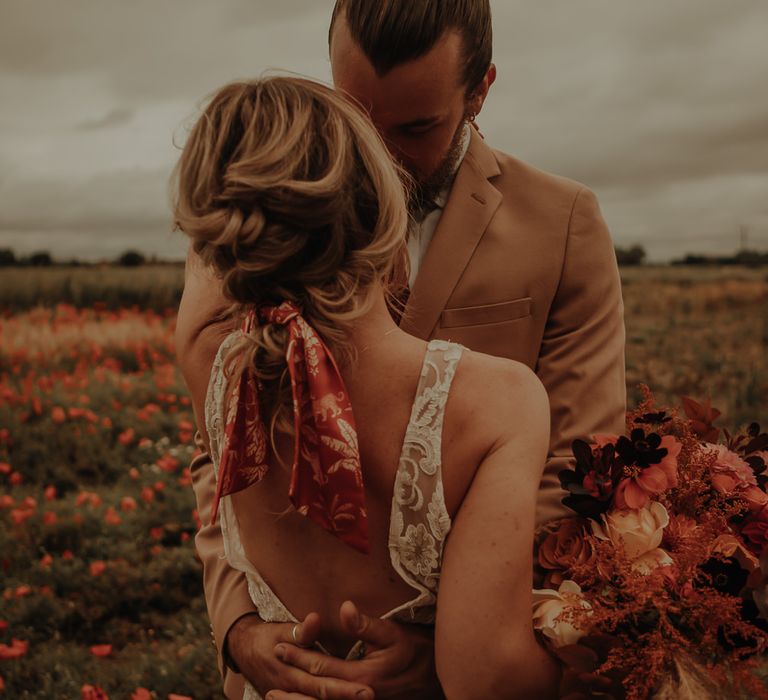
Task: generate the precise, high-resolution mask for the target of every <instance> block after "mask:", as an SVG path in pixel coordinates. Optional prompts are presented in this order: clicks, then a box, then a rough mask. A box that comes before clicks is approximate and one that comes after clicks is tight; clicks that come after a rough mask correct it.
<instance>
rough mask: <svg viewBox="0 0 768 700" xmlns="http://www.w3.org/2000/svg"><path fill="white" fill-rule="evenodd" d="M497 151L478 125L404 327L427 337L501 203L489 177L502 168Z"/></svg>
mask: <svg viewBox="0 0 768 700" xmlns="http://www.w3.org/2000/svg"><path fill="white" fill-rule="evenodd" d="M499 172H500V171H499V166H498V163H496V158H495V157H494V155H493V151H491V149H490V148H489V147H488V146H487V145H486V144H485V143H484V142H483V139H482V137H480V136H479V134H477V133H476V131H475V129H472V134H471V141H470V144H469V149H468V150H467V154H466V156H464V160H463V161H462V163H461V167H460V168H459V171H458V172H457V173H456V179H455V181H454V183H453V187H452V188H451V191H450V194H449V196H448V202H447V203H446V205H445V209H444V210H443V214H442V216H441V217H440V221H439V222H438V224H437V228H436V229H435V233H434V235H433V237H432V241H431V242H430V244H429V247H428V248H427V252H426V253H425V254H424V259H423V260H422V261H421V265H420V267H419V271H418V274H417V275H416V280H415V282H414V284H413V288H412V289H411V294H410V296H409V298H408V303H407V304H406V306H405V311H404V312H403V319H402V321H401V323H400V327H401V328H402V329H403V330H404V331H406V332H407V333H410V334H411V335H414V336H417V337H419V338H423V339H424V340H427V339H429V338H430V337H431V335H432V331H433V329H434V327H435V325H436V324H437V322H438V319H439V318H440V314H441V313H442V311H443V309H444V308H445V305H446V303H447V301H448V299H449V298H450V296H451V293H452V292H453V290H454V288H455V287H456V285H457V283H458V281H459V278H460V277H461V274H462V273H463V272H464V269H465V268H466V266H467V264H468V263H469V259H470V258H471V257H472V253H473V252H474V251H475V248H476V247H477V244H478V243H479V242H480V239H481V238H482V236H483V233H484V232H485V229H486V228H487V227H488V224H489V222H490V220H491V218H492V217H493V215H494V213H495V212H496V209H498V207H499V204H500V203H501V198H502V196H501V193H500V192H499V191H498V190H497V189H496V188H495V187H494V186H493V185H492V184H491V183H490V182H489V181H488V180H489V178H492V177H494V176H496V175H498V174H499Z"/></svg>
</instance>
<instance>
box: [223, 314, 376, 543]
mask: <svg viewBox="0 0 768 700" xmlns="http://www.w3.org/2000/svg"><path fill="white" fill-rule="evenodd" d="M257 314H258V318H259V319H260V320H261V321H263V322H266V323H279V324H283V325H285V326H286V327H287V328H288V333H289V340H288V346H287V349H286V362H287V364H288V371H289V374H290V377H291V388H292V393H293V416H294V429H295V442H294V458H293V466H292V468H291V483H290V488H289V491H288V497H289V498H290V500H291V503H293V505H294V507H295V508H296V510H297V511H298V512H299V513H301V514H302V515H306V516H307V517H308V518H310V519H311V520H313V521H314V522H316V523H317V524H318V525H320V526H321V527H322V528H324V529H325V530H328V532H331V533H332V534H334V535H336V536H337V537H339V538H340V539H341V540H343V541H344V542H346V543H347V544H348V545H350V546H351V547H354V548H355V549H357V550H358V551H360V552H363V553H366V554H367V553H368V551H369V545H368V516H367V511H366V508H365V491H364V489H363V473H362V469H361V467H360V452H359V449H358V445H357V429H356V427H355V417H354V414H353V413H352V405H351V403H350V401H349V395H348V393H347V389H346V387H345V386H344V380H343V379H342V377H341V374H340V373H339V369H338V367H337V366H336V362H335V360H334V359H333V355H332V354H331V352H330V350H329V349H328V347H327V346H326V345H325V343H324V342H323V340H322V338H320V336H319V335H318V334H317V332H316V331H315V330H314V329H313V328H312V327H311V326H310V325H309V324H308V323H307V322H306V321H305V320H304V318H303V317H302V316H301V312H300V311H299V308H298V307H297V306H296V305H295V304H294V303H292V302H289V301H286V302H283V303H282V304H280V306H262V307H259V309H258V312H256V311H251V312H250V313H249V314H248V316H247V317H246V319H245V322H244V324H243V332H244V333H248V332H249V331H250V330H251V329H252V328H253V326H254V324H255V323H256V320H257ZM268 455H269V441H268V437H267V430H266V427H265V425H264V422H263V420H262V418H261V413H260V410H259V400H258V387H257V379H256V375H255V373H254V371H253V369H252V368H246V369H245V371H244V372H243V374H242V376H241V378H240V380H239V382H238V383H237V385H236V386H235V390H234V391H233V392H232V394H231V396H230V397H229V400H228V403H227V415H226V424H225V429H224V440H223V444H222V451H221V460H220V462H219V478H218V483H217V485H216V495H215V496H214V500H213V508H212V510H211V522H212V523H213V522H215V520H216V513H217V511H218V504H219V499H220V498H221V497H222V496H226V495H228V494H232V493H236V492H238V491H241V490H242V489H244V488H247V487H248V486H251V485H252V484H254V483H256V482H258V481H260V480H261V479H262V478H263V477H264V475H265V474H266V473H267V470H268V468H269V465H268V463H267V459H268Z"/></svg>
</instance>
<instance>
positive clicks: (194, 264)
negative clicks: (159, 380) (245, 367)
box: [176, 247, 231, 360]
mask: <svg viewBox="0 0 768 700" xmlns="http://www.w3.org/2000/svg"><path fill="white" fill-rule="evenodd" d="M229 307H230V302H229V301H228V300H227V298H226V297H225V296H224V293H223V291H222V289H221V282H220V280H219V279H218V278H217V277H216V275H215V274H214V272H213V271H212V270H211V269H209V268H207V267H205V265H203V263H202V261H201V260H200V258H199V257H198V256H197V255H196V254H195V253H194V252H193V251H192V248H191V247H190V250H189V253H188V254H187V262H186V267H185V270H184V293H183V294H182V297H181V303H180V304H179V313H178V316H177V319H176V350H177V353H178V355H179V359H180V360H183V359H184V358H185V357H187V356H188V355H189V354H190V353H193V354H194V353H196V352H199V350H200V348H201V346H205V351H204V354H206V355H208V354H210V349H211V348H210V347H208V346H211V347H213V348H214V350H213V351H214V354H215V351H216V349H218V346H219V345H220V344H221V341H222V340H223V339H224V337H226V335H227V333H228V332H229V331H230V330H231V320H230V318H229V316H228V311H229Z"/></svg>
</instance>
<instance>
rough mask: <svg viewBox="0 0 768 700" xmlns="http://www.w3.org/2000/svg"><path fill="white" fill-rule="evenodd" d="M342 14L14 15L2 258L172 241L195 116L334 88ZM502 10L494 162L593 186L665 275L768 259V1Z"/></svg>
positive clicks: (189, 0)
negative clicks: (226, 91) (169, 234)
mask: <svg viewBox="0 0 768 700" xmlns="http://www.w3.org/2000/svg"><path fill="white" fill-rule="evenodd" d="M332 6H333V0H281V1H280V2H272V1H270V0H222V1H221V2H216V3H212V2H207V1H206V0H164V2H162V3H156V2H153V1H152V0H134V1H133V2H131V3H126V2H123V1H122V0H102V1H101V2H93V1H92V0H68V2H67V3H66V4H63V3H61V2H59V1H58V0H38V1H37V2H35V3H34V4H30V3H28V2H26V0H6V1H5V2H4V3H3V21H2V24H0V90H2V89H3V86H5V89H6V90H7V92H8V94H7V96H6V97H7V98H10V99H2V97H0V127H1V128H0V213H1V214H2V224H3V225H2V228H1V229H0V235H2V236H3V239H4V241H5V239H6V237H7V236H12V237H13V240H14V241H17V244H18V245H19V246H21V245H23V244H24V241H25V240H27V241H28V240H32V239H34V240H36V241H42V240H44V239H45V240H49V241H52V242H54V243H55V244H56V246H60V247H62V249H69V248H70V247H75V248H77V249H78V250H80V249H83V250H87V245H85V244H83V241H85V240H87V236H88V235H91V236H92V237H93V240H94V242H96V241H98V246H109V245H110V241H112V242H113V243H114V245H115V247H116V248H117V249H119V248H120V246H122V245H123V243H122V241H123V238H120V236H124V238H125V240H128V239H130V238H131V237H135V240H136V241H137V243H136V244H137V245H139V242H141V245H144V244H146V245H154V243H153V241H155V240H156V239H158V237H159V239H161V240H166V238H165V232H166V231H167V229H168V221H169V220H170V214H169V213H168V209H167V203H166V198H165V190H166V185H165V179H166V177H167V172H168V171H169V170H170V167H171V165H172V163H171V160H172V159H173V158H175V157H176V156H177V153H175V152H173V151H172V149H168V151H167V155H166V151H165V150H163V140H162V136H163V135H165V134H168V135H170V133H171V132H173V130H174V127H176V126H177V123H176V122H175V120H181V119H182V118H183V113H184V112H185V109H184V106H185V105H188V106H189V109H188V110H186V113H187V114H189V115H194V114H195V105H196V104H199V102H200V99H201V98H202V97H203V96H204V95H205V94H206V93H209V92H210V91H211V90H213V89H215V88H216V87H218V86H219V85H221V84H223V83H224V82H227V81H229V80H231V79H234V78H239V77H250V76H253V75H256V74H259V73H261V72H262V71H263V70H265V69H267V68H270V67H272V66H276V67H283V68H287V69H290V70H293V71H296V72H300V73H306V74H309V75H313V76H315V77H317V78H320V79H327V77H328V60H327V47H326V31H327V25H328V20H329V18H330V12H331V8H332ZM492 6H493V8H494V28H495V46H494V54H495V61H496V63H497V66H498V68H499V78H498V80H497V82H496V84H495V85H494V86H493V89H492V91H491V94H490V96H489V99H488V102H487V104H486V107H485V108H484V110H483V113H482V114H481V115H480V118H479V123H480V126H481V128H482V130H483V131H484V132H485V134H486V136H487V138H488V141H489V142H490V143H491V144H492V145H493V146H495V147H497V148H499V149H501V150H504V151H506V152H508V153H511V154H513V155H515V156H517V157H520V158H522V159H524V160H527V161H529V162H531V163H533V164H534V165H537V166H539V167H542V168H544V169H547V170H551V171H553V172H557V173H559V174H562V175H566V176H569V177H573V178H575V179H578V180H581V181H583V182H585V183H586V184H588V185H589V186H591V187H592V188H593V189H594V190H595V191H596V192H597V193H598V195H599V198H600V201H601V204H602V206H603V209H604V211H605V215H606V218H607V220H608V223H609V224H610V226H611V229H612V231H613V233H614V236H615V237H616V240H617V242H618V243H620V244H629V243H635V242H637V243H643V244H647V247H648V248H649V250H650V252H651V253H652V255H653V256H654V257H656V258H664V257H667V256H669V255H678V254H681V253H683V252H687V251H689V250H695V249H697V247H698V248H700V249H704V248H707V247H709V249H711V250H719V251H720V252H725V251H727V250H733V248H734V247H735V241H737V236H738V234H737V233H736V232H738V228H739V226H740V225H742V224H743V225H746V226H748V227H749V230H750V240H754V241H756V242H760V241H765V243H764V244H763V246H764V247H766V246H768V240H766V236H768V212H767V211H766V204H765V202H766V201H768V197H766V194H767V193H768V180H767V179H766V178H767V176H766V174H765V173H766V163H768V129H766V127H765V125H766V124H768V90H765V89H764V83H765V78H764V75H765V50H764V32H765V27H766V26H768V5H766V4H765V1H764V0H733V2H729V3H723V2H722V0H680V1H679V2H674V3H663V4H661V3H609V2H606V1H605V0H579V2H573V1H572V0H543V1H542V2H540V3H532V2H530V1H529V0H492ZM3 80H5V82H3ZM25 98H26V99H25ZM129 112H130V114H129ZM99 115H103V116H99ZM33 117H34V118H33ZM77 125H79V130H77ZM73 127H75V130H73ZM176 133H177V134H178V135H179V136H180V140H183V128H181V129H177V131H176ZM158 134H160V135H161V136H160V137H156V138H152V135H158ZM59 135H60V136H59ZM168 140H170V136H168ZM19 144H22V145H23V147H19ZM127 152H131V153H133V154H135V157H133V158H131V159H127V161H126V162H130V163H131V164H133V163H135V162H142V159H144V161H143V162H146V163H148V164H151V165H152V166H153V167H149V166H148V167H146V168H140V169H135V170H126V169H125V167H123V169H122V170H120V171H119V172H116V173H115V172H106V173H105V172H102V170H104V169H115V168H117V167H121V166H116V165H113V164H112V163H111V162H110V161H111V159H112V158H119V156H120V154H121V153H127ZM105 153H106V154H107V155H106V156H104V155H102V154H105ZM75 158H77V163H73V166H74V165H77V173H75V174H74V175H73V174H68V177H67V179H68V180H70V181H69V182H68V181H67V180H66V179H64V176H63V175H62V179H61V180H58V179H55V178H53V177H51V176H50V175H49V176H47V177H45V178H44V179H43V180H40V179H39V177H38V175H39V173H45V172H47V168H48V164H49V163H53V162H54V161H56V160H57V159H58V161H59V162H63V163H67V162H69V161H72V160H73V159H75ZM166 158H167V161H168V162H167V168H166V169H165V170H163V169H158V168H154V165H159V164H161V163H162V162H163V161H164V160H165V159H166ZM92 160H93V161H94V162H96V163H98V166H97V167H98V168H99V169H97V168H96V167H94V168H92V169H89V168H90V167H91V166H89V163H90V162H91V161H92ZM121 162H122V161H121ZM33 166H34V167H33ZM62 169H63V168H62V167H59V169H58V170H60V171H61V170H62ZM29 173H35V174H38V175H36V176H35V177H32V176H31V175H29ZM73 177H74V180H73V179H72V178H73ZM104 231H110V232H111V234H110V235H105V234H104ZM14 232H15V233H14ZM147 232H150V233H147ZM46 237H47V238H46ZM170 240H174V241H175V240H177V239H175V238H171V239H170ZM94 245H96V243H94ZM158 245H160V244H158ZM162 245H165V243H163V244H162ZM169 246H170V247H169V250H173V247H172V245H171V244H169ZM24 249H25V250H28V249H27V248H24ZM20 250H21V248H20ZM147 250H155V249H154V248H148V249H147ZM118 252H119V250H118Z"/></svg>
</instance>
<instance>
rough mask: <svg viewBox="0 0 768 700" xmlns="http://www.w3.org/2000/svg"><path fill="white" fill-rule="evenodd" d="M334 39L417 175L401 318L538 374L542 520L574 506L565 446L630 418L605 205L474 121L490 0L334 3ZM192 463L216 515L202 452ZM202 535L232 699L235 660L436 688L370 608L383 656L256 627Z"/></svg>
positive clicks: (427, 647) (410, 633)
mask: <svg viewBox="0 0 768 700" xmlns="http://www.w3.org/2000/svg"><path fill="white" fill-rule="evenodd" d="M329 43H330V55H331V67H332V72H333V79H334V83H335V85H336V87H337V88H339V89H341V90H344V91H345V92H347V93H348V94H350V95H351V96H352V97H353V98H354V99H356V100H357V101H358V102H359V103H360V104H361V106H362V107H363V108H364V109H365V110H366V111H367V112H368V113H369V115H370V117H371V119H372V121H373V123H374V124H375V125H376V127H377V129H378V130H379V132H380V133H381V135H382V137H383V138H384V141H385V142H386V144H387V146H388V147H389V149H390V152H391V153H392V155H393V156H394V157H395V158H396V159H397V160H399V161H400V162H401V163H402V164H403V165H404V166H405V167H406V169H407V170H408V171H410V173H411V174H412V175H413V176H414V178H415V180H416V182H417V184H418V187H417V188H416V192H415V194H414V197H413V202H412V207H413V214H414V218H415V219H416V222H417V224H416V225H415V226H414V230H413V231H412V232H411V235H410V239H409V243H408V250H409V257H410V262H411V272H410V279H409V282H410V294H409V296H408V299H407V303H406V305H405V309H404V313H403V317H402V321H401V327H402V328H403V329H405V330H406V331H408V332H409V333H411V334H413V335H416V336H418V337H421V338H424V339H428V338H445V339H450V340H453V341H457V342H459V343H462V344H463V345H465V346H467V347H469V348H470V349H472V350H476V351H480V352H485V353H489V354H494V355H499V356H503V357H508V358H512V359H515V360H519V361H521V362H524V363H525V364H527V365H528V366H530V367H532V368H533V369H534V370H535V371H536V373H537V374H538V376H539V378H540V379H541V381H542V383H543V384H544V386H545V387H546V388H547V391H548V394H549V400H550V405H551V411H552V432H551V435H552V438H551V444H550V450H549V458H548V462H547V466H546V470H545V473H544V477H543V479H542V483H541V488H540V499H539V506H538V513H537V525H541V524H543V523H545V522H547V521H548V520H551V519H552V518H555V517H559V516H561V515H564V514H565V512H564V509H563V507H562V506H561V504H560V497H561V495H562V494H561V492H560V489H559V486H558V480H557V473H558V471H559V470H560V469H562V468H563V467H565V466H567V465H568V464H569V460H570V458H571V454H570V444H571V442H572V440H574V439H575V438H577V437H585V436H589V435H592V434H595V433H620V432H622V431H623V427H624V411H625V388H624V326H623V306H622V300H621V289H620V284H619V277H618V270H617V266H616V259H615V255H614V251H613V245H612V243H611V239H610V236H609V234H608V231H607V229H606V226H605V224H604V222H603V219H602V217H601V215H600V211H599V208H598V205H597V202H596V200H595V197H594V195H593V194H592V193H591V192H590V191H589V190H588V189H586V188H585V187H583V186H581V185H579V184H578V183H575V182H572V181H570V180H566V179H563V178H560V177H556V176H553V175H550V174H547V173H544V172H541V171H539V170H537V169H535V168H533V167H531V166H529V165H527V164H525V163H522V162H520V161H518V160H516V159H515V158H513V157H511V156H508V155H505V154H503V153H500V152H498V151H495V150H493V149H492V148H491V147H490V146H489V145H487V144H486V143H485V142H484V141H483V138H482V137H481V135H480V133H479V131H478V130H477V129H476V128H474V121H475V118H476V117H477V115H478V114H479V113H480V111H481V109H482V106H483V102H484V100H485V98H486V96H487V94H488V92H489V89H490V88H491V85H492V84H493V82H494V79H495V76H496V69H495V67H494V65H493V64H492V63H491V17H490V7H489V2H488V0H474V1H471V0H470V1H467V0H464V1H463V2H462V1H461V0H424V1H423V2H419V3H414V2H412V0H389V1H388V2H383V1H379V0H337V2H336V6H335V8H334V12H333V17H332V20H331V28H330V33H329ZM192 262H194V261H192ZM214 287H215V285H214V284H213V283H212V282H211V281H210V279H206V276H205V273H204V271H202V270H200V269H199V268H198V267H196V266H195V265H194V264H190V265H188V272H187V285H186V287H185V292H184V299H183V300H182V305H181V308H180V312H179V313H180V316H182V315H183V314H184V312H185V308H189V307H191V306H199V305H200V304H208V305H210V306H211V314H210V316H211V318H213V317H214V316H215V314H216V312H217V311H218V310H220V308H223V306H225V303H224V302H223V301H222V300H220V299H219V300H218V302H217V300H216V297H215V294H214V293H213V289H214ZM217 304H219V306H217ZM227 330H228V329H227ZM194 342H195V336H194V334H192V335H191V336H190V337H186V338H180V339H179V352H180V357H183V356H184V352H185V348H186V347H188V346H189V344H190V343H194ZM203 380H204V378H201V379H200V381H203ZM500 390H503V387H500ZM191 470H192V476H193V485H194V489H195V494H196V497H197V500H198V507H199V511H200V514H201V518H202V520H203V522H208V517H207V512H208V509H209V508H210V502H211V497H212V495H213V474H212V467H211V463H210V460H209V458H208V457H207V455H202V456H201V457H198V458H197V459H195V460H194V462H193V464H192V466H191ZM196 543H197V549H198V553H199V555H200V558H201V560H202V562H203V566H204V570H205V593H206V599H207V602H208V609H209V613H210V616H211V620H212V623H213V625H212V628H213V632H214V636H215V641H216V644H217V648H218V649H219V652H220V657H219V658H220V664H221V669H222V673H223V674H224V680H225V692H226V694H227V696H228V697H232V698H234V697H241V696H242V679H241V677H240V675H239V674H238V673H236V672H235V671H236V670H239V671H241V672H242V673H243V674H245V675H247V676H248V677H249V678H250V679H251V680H252V681H254V685H256V687H259V688H270V687H271V688H276V689H280V690H281V691H287V692H279V691H278V692H276V694H275V695H274V698H275V699H276V700H283V699H286V700H287V699H288V698H290V697H296V698H298V697H327V698H347V697H355V696H354V694H353V691H354V690H356V689H359V688H360V683H362V684H365V685H369V686H371V687H372V688H373V689H374V690H375V691H376V697H377V698H384V697H400V698H409V697H410V698H416V697H439V696H440V690H439V685H438V684H437V681H436V678H435V677H434V665H433V663H432V658H431V657H432V653H433V649H432V646H431V640H430V639H429V637H428V636H425V634H424V633H423V632H422V631H419V630H416V629H415V628H412V627H409V626H400V625H397V624H396V623H393V622H387V621H380V620H377V619H372V618H368V617H367V616H362V617H361V623H360V624H361V627H362V629H359V630H358V636H359V637H360V638H363V639H365V640H367V641H368V644H369V649H375V653H372V654H370V655H369V657H366V658H365V659H363V660H361V661H344V660H340V659H331V658H327V657H323V656H322V655H320V654H318V653H316V652H314V651H310V650H309V649H304V648H302V647H301V646H299V644H303V645H308V644H310V643H311V642H312V641H313V638H314V637H315V635H316V634H317V626H316V624H314V625H309V624H308V625H304V626H302V627H300V628H298V629H297V630H294V629H293V626H291V625H288V626H286V625H278V624H269V623H263V622H262V621H261V620H260V619H259V617H258V615H257V614H256V610H255V608H254V606H253V604H252V603H251V599H250V597H249V595H248V591H247V587H246V582H245V579H244V577H243V576H242V575H241V574H240V573H238V572H235V571H233V570H232V569H230V568H228V566H227V564H226V561H225V560H224V559H223V558H222V555H223V548H222V541H221V534H220V531H219V529H218V526H213V527H212V526H207V525H206V526H204V527H203V528H202V529H201V531H200V532H199V533H198V535H197V538H196ZM349 625H354V621H353V620H350V621H349ZM291 633H293V634H291ZM489 633H493V634H498V633H499V630H496V631H489ZM294 641H297V642H298V643H299V644H294V643H293V642H294ZM278 642H281V644H280V645H279V647H278V648H277V649H278V650H279V651H280V656H281V657H282V658H278V656H276V647H275V644H276V643H278ZM355 684H357V685H355ZM288 692H292V693H297V694H295V695H293V694H291V695H289V694H288ZM270 697H272V694H270Z"/></svg>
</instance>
